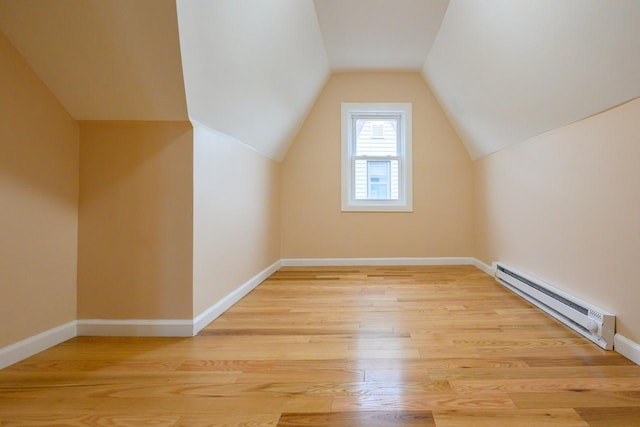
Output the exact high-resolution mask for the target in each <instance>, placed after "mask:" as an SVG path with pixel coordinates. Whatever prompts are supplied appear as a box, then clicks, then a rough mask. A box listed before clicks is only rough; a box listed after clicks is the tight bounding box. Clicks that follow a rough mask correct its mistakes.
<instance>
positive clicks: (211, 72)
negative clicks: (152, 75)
mask: <svg viewBox="0 0 640 427" xmlns="http://www.w3.org/2000/svg"><path fill="white" fill-rule="evenodd" d="M178 22H179V27H180V45H181V49H182V61H183V67H184V74H185V82H186V92H187V100H188V110H189V116H190V117H191V119H192V120H194V121H196V122H198V123H201V124H203V125H205V126H207V127H209V128H212V129H216V130H218V131H220V132H222V133H225V134H228V135H230V136H232V137H234V138H236V139H237V140H240V141H242V142H243V143H245V144H248V145H250V146H252V147H254V148H255V149H256V150H258V151H259V152H261V153H263V154H265V155H266V156H268V157H271V158H274V159H282V158H283V157H284V155H285V153H286V151H287V148H288V146H289V143H290V142H291V140H292V139H293V137H294V136H295V133H296V132H297V130H298V128H299V127H300V126H301V125H302V122H303V121H304V118H305V117H306V114H307V112H308V110H309V109H310V108H311V105H312V104H313V102H314V100H315V98H316V96H317V95H318V93H319V92H320V90H321V89H322V87H323V86H324V83H325V81H326V80H327V78H328V76H329V64H328V61H327V56H326V53H325V49H324V44H323V41H322V35H321V33H320V28H319V26H318V21H317V18H316V14H315V11H314V8H313V3H312V1H311V0H269V1H264V0H233V1H211V0H178Z"/></svg>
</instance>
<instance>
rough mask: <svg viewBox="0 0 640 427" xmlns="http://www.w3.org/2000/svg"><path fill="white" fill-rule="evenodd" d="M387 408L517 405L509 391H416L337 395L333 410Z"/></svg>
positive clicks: (498, 406) (403, 409)
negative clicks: (446, 392) (460, 393)
mask: <svg viewBox="0 0 640 427" xmlns="http://www.w3.org/2000/svg"><path fill="white" fill-rule="evenodd" d="M380 408H385V409H388V410H393V411H414V410H432V411H435V410H439V409H465V408H466V409H468V408H496V409H498V408H512V409H514V408H516V406H515V404H514V402H513V401H512V400H511V398H510V397H509V396H508V395H507V394H505V393H502V394H498V393H496V394H482V395H478V396H469V395H459V394H455V393H448V394H444V393H443V394H412V395H389V396H386V395H382V396H336V397H335V398H334V400H333V406H332V407H331V410H332V411H333V412H344V411H375V410H378V409H380Z"/></svg>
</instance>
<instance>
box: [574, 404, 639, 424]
mask: <svg viewBox="0 0 640 427" xmlns="http://www.w3.org/2000/svg"><path fill="white" fill-rule="evenodd" d="M576 412H577V413H578V415H580V416H581V417H582V419H584V420H585V421H586V422H587V423H588V424H589V426H590V427H630V426H640V408H639V407H601V408H576Z"/></svg>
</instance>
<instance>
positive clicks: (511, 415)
mask: <svg viewBox="0 0 640 427" xmlns="http://www.w3.org/2000/svg"><path fill="white" fill-rule="evenodd" d="M433 417H434V419H435V421H436V426H438V427H469V426H473V427H495V426H500V427H523V426H544V427H589V424H588V423H587V422H586V421H585V420H584V419H582V418H581V417H580V415H578V414H577V413H576V411H574V410H573V409H569V408H561V409H500V410H486V409H481V410H452V411H434V414H433Z"/></svg>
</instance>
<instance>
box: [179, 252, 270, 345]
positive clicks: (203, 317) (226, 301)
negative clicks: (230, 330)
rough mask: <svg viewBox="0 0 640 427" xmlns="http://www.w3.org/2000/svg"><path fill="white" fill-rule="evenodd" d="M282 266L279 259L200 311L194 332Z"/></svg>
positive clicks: (194, 320)
mask: <svg viewBox="0 0 640 427" xmlns="http://www.w3.org/2000/svg"><path fill="white" fill-rule="evenodd" d="M281 266H282V262H281V260H278V261H276V262H274V263H273V264H271V265H270V266H269V267H267V268H265V269H264V270H262V271H261V272H260V273H258V274H256V275H255V276H253V277H252V278H251V279H249V280H247V281H246V282H245V283H244V284H243V285H241V286H240V287H239V288H237V289H236V290H235V291H233V292H231V293H230V294H228V295H227V296H225V297H224V298H222V299H221V300H220V301H218V302H217V303H215V304H213V305H212V306H211V307H209V308H208V309H206V310H205V311H203V312H202V313H200V314H199V315H198V316H196V317H195V319H193V328H192V331H191V332H192V334H193V335H196V334H197V333H198V332H200V331H201V330H202V329H204V328H205V326H207V325H208V324H209V323H211V322H213V321H214V320H215V319H216V318H218V317H219V316H220V315H221V314H222V313H224V312H225V311H227V310H228V309H230V308H231V307H232V306H233V305H234V304H235V303H237V302H238V301H240V300H241V299H242V298H243V297H244V296H245V295H247V294H248V293H249V292H251V291H252V290H254V289H255V288H256V287H257V286H258V285H259V284H260V283H262V282H264V281H265V280H266V279H267V278H268V277H269V276H271V275H272V274H273V273H275V272H276V271H278V269H279V268H280V267H281Z"/></svg>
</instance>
